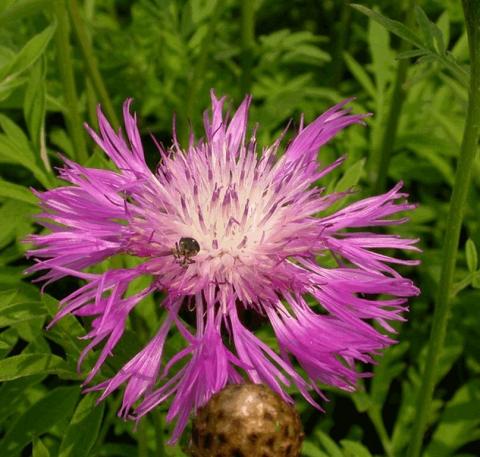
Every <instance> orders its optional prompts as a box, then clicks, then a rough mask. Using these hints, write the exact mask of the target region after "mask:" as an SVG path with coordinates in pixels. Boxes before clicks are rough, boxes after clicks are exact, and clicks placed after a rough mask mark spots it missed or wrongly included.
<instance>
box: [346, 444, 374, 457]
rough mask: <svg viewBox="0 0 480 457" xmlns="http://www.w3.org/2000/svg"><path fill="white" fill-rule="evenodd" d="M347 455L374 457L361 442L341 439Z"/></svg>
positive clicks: (348, 456) (347, 456) (352, 456)
mask: <svg viewBox="0 0 480 457" xmlns="http://www.w3.org/2000/svg"><path fill="white" fill-rule="evenodd" d="M340 444H341V445H342V447H343V449H344V455H345V457H372V454H370V451H369V450H368V449H367V448H366V447H365V446H363V445H362V444H360V443H357V442H355V441H350V440H342V441H340Z"/></svg>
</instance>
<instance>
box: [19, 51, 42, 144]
mask: <svg viewBox="0 0 480 457" xmlns="http://www.w3.org/2000/svg"><path fill="white" fill-rule="evenodd" d="M44 61H45V59H40V60H39V61H38V63H37V64H36V65H35V66H34V67H33V68H32V71H31V74H30V78H29V80H28V85H27V89H26V91H25V98H24V101H23V115H24V117H25V121H26V123H27V128H28V132H29V134H30V138H31V140H32V143H33V146H34V149H35V150H36V151H40V148H41V147H45V146H44V142H45V129H44V123H45V110H46V88H45V65H44Z"/></svg>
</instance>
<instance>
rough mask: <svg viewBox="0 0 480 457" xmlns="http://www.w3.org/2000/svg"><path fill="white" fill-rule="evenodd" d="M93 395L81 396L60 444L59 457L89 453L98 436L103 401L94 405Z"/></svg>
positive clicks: (79, 455) (103, 405) (80, 455)
mask: <svg viewBox="0 0 480 457" xmlns="http://www.w3.org/2000/svg"><path fill="white" fill-rule="evenodd" d="M95 403H96V399H95V396H94V395H86V396H85V397H83V398H82V399H81V400H80V402H79V404H78V406H77V409H76V410H75V413H74V414H73V417H72V421H71V422H70V425H69V426H68V428H67V430H66V432H65V436H64V438H63V440H62V444H61V445H60V451H59V454H58V455H59V457H83V456H85V455H89V453H90V450H91V449H92V447H93V445H94V444H95V441H96V439H97V436H98V432H99V430H100V424H101V422H102V417H103V410H104V408H105V403H102V404H100V405H98V406H97V405H96V404H95Z"/></svg>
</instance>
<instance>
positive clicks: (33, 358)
mask: <svg viewBox="0 0 480 457" xmlns="http://www.w3.org/2000/svg"><path fill="white" fill-rule="evenodd" d="M43 373H49V374H58V375H69V376H71V375H75V372H72V371H71V370H70V369H69V367H68V365H67V364H66V362H65V360H63V359H62V358H61V357H58V356H56V355H53V354H20V355H14V356H13V357H9V358H8V359H3V360H0V382H3V381H10V380H12V379H17V378H21V377H23V376H31V375H34V374H43ZM74 377H75V376H74ZM0 455H1V454H0Z"/></svg>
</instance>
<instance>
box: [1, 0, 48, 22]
mask: <svg viewBox="0 0 480 457" xmlns="http://www.w3.org/2000/svg"><path fill="white" fill-rule="evenodd" d="M5 3H8V2H5ZM12 3H13V4H12V5H6V8H5V9H3V10H2V11H1V13H0V24H7V23H11V21H16V20H18V19H21V18H23V17H24V16H31V15H32V14H33V13H37V12H44V11H45V10H46V9H48V8H49V7H50V6H51V4H52V0H17V1H15V0H14V1H12ZM2 6H3V5H2Z"/></svg>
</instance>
